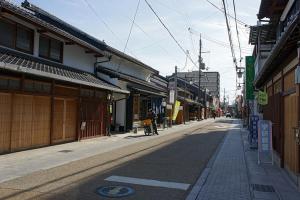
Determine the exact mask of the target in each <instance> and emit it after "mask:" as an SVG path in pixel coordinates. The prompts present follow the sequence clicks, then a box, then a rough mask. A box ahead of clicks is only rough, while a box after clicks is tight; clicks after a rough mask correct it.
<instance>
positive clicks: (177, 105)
mask: <svg viewBox="0 0 300 200" xmlns="http://www.w3.org/2000/svg"><path fill="white" fill-rule="evenodd" d="M179 108H180V101H176V102H175V106H174V112H173V117H172V120H176V117H177V115H178V112H179Z"/></svg>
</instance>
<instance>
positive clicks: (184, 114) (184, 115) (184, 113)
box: [183, 73, 186, 124]
mask: <svg viewBox="0 0 300 200" xmlns="http://www.w3.org/2000/svg"><path fill="white" fill-rule="evenodd" d="M185 95H186V73H184V101H183V111H184V112H183V123H184V124H185V117H186V110H185Z"/></svg>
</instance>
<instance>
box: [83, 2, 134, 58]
mask: <svg viewBox="0 0 300 200" xmlns="http://www.w3.org/2000/svg"><path fill="white" fill-rule="evenodd" d="M83 1H84V2H85V4H86V5H87V6H88V8H89V9H90V10H91V11H92V12H93V13H94V15H95V16H96V17H97V18H98V19H99V20H100V21H101V22H102V23H103V24H104V26H105V27H106V28H107V30H109V31H110V32H111V33H112V34H113V35H114V37H115V38H116V39H117V40H118V41H119V42H122V41H121V39H120V38H119V37H118V36H117V34H116V33H115V32H114V31H113V30H112V29H111V28H110V27H109V25H108V24H107V23H106V22H105V21H104V20H103V19H102V17H101V16H100V15H99V14H98V13H97V12H96V10H95V9H94V8H93V7H92V5H91V4H90V3H89V2H88V1H87V0H83ZM130 53H131V54H132V55H134V53H133V52H132V51H130ZM134 56H135V57H137V56H136V55H134Z"/></svg>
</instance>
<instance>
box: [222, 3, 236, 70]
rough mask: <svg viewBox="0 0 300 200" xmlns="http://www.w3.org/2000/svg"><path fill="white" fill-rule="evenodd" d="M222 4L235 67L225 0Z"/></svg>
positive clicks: (234, 61)
mask: <svg viewBox="0 0 300 200" xmlns="http://www.w3.org/2000/svg"><path fill="white" fill-rule="evenodd" d="M222 3H223V7H224V15H225V21H226V26H227V33H228V38H229V44H230V49H231V54H232V59H233V63H234V64H235V67H237V63H236V57H235V53H234V48H233V42H232V36H231V30H230V26H229V22H228V16H227V9H226V5H225V0H222Z"/></svg>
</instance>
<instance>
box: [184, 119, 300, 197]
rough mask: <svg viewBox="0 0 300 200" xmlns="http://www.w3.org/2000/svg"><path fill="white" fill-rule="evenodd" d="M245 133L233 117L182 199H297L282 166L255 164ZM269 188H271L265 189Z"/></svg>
mask: <svg viewBox="0 0 300 200" xmlns="http://www.w3.org/2000/svg"><path fill="white" fill-rule="evenodd" d="M247 134H248V132H247V131H246V130H244V129H241V128H240V124H239V121H238V120H235V121H234V123H233V124H232V130H231V131H230V132H229V133H228V135H227V136H226V138H225V140H224V143H223V144H221V145H220V147H219V149H218V150H217V151H216V153H215V156H214V157H213V158H212V159H211V160H210V162H209V163H208V165H207V167H206V169H205V170H204V171H203V172H202V174H201V176H200V178H199V179H198V181H197V182H196V184H195V185H194V187H193V189H192V191H191V192H190V194H189V195H188V197H187V198H186V200H228V199H230V200H248V199H249V200H250V199H251V200H252V199H253V200H299V199H300V193H299V192H298V191H297V189H296V187H295V186H294V185H293V184H292V183H291V182H290V180H289V179H288V178H287V176H286V174H285V173H284V172H283V170H282V169H280V168H279V167H277V166H275V165H271V164H261V165H258V164H257V150H250V148H249V146H248V143H247ZM253 184H257V185H258V186H259V187H256V188H255V187H253ZM270 188H271V189H272V188H273V189H274V190H273V191H271V190H269V191H268V192H267V191H266V190H265V189H270ZM261 189H263V190H261ZM258 190H260V191H258Z"/></svg>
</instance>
